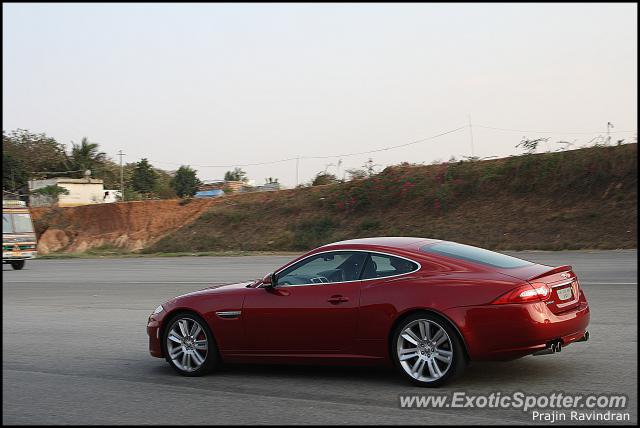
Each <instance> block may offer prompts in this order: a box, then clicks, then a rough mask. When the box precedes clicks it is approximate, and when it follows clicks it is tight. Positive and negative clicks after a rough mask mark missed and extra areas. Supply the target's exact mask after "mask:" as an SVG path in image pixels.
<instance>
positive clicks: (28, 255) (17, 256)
mask: <svg viewBox="0 0 640 428" xmlns="http://www.w3.org/2000/svg"><path fill="white" fill-rule="evenodd" d="M37 255H38V252H37V251H35V250H34V251H28V250H27V251H3V252H2V262H3V263H6V262H10V261H16V260H30V259H35V258H36V256H37Z"/></svg>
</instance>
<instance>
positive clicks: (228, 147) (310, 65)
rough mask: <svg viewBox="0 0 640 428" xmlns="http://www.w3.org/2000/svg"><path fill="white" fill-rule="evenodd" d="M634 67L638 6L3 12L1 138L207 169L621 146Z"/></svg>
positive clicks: (632, 110)
mask: <svg viewBox="0 0 640 428" xmlns="http://www.w3.org/2000/svg"><path fill="white" fill-rule="evenodd" d="M637 73H638V69H637V5H636V4H563V5H557V4H520V5H505V4H483V5H481V4H396V5H392V4H371V5H364V4H351V5H340V4H322V5H312V4H270V5H265V4H225V5H220V4H157V5H154V4H135V5H129V4H85V5H75V4H58V5H47V4H3V79H2V84H3V98H2V103H3V112H2V116H3V129H4V130H6V131H9V130H12V129H15V128H25V129H29V130H31V131H33V132H44V133H46V134H48V135H50V136H52V137H54V138H56V139H57V140H58V141H60V142H62V143H65V144H69V143H70V142H71V141H74V142H78V141H80V140H81V138H82V137H85V136H86V137H88V138H89V139H90V140H91V141H95V142H98V143H100V145H101V147H102V150H103V151H105V152H107V154H109V155H110V156H111V157H112V158H114V159H115V160H117V156H116V153H117V151H118V150H119V149H122V150H124V152H125V153H126V154H127V156H126V157H125V160H126V161H128V162H132V161H137V160H139V159H140V158H142V157H147V158H148V159H149V160H150V161H151V162H152V163H153V164H154V165H156V166H158V167H161V168H164V169H176V168H177V165H179V164H188V165H193V166H194V168H195V169H197V170H198V171H199V176H200V178H202V179H214V178H219V177H222V176H223V175H224V171H225V170H227V169H229V168H215V167H205V165H231V164H246V163H256V162H268V161H275V160H280V159H287V158H294V157H297V156H301V157H305V156H306V157H311V156H329V155H338V154H344V153H353V152H363V151H367V150H374V149H378V148H383V147H388V146H396V145H401V144H405V143H409V142H412V141H415V140H419V139H422V138H426V137H430V136H433V135H436V134H440V133H443V132H446V131H450V130H453V129H456V128H459V127H461V126H465V125H467V124H468V121H469V118H470V120H471V123H472V125H473V128H472V130H473V148H474V151H475V154H476V155H478V156H483V157H484V156H491V155H500V156H504V155H508V154H512V153H519V152H520V151H519V149H516V148H514V146H515V145H516V144H517V143H518V142H519V141H520V140H521V138H522V137H523V136H527V137H530V138H534V137H540V136H545V137H550V141H557V140H567V141H570V142H573V143H574V144H575V145H576V146H579V145H581V144H586V143H587V142H588V141H589V140H591V139H592V138H594V137H597V135H598V133H600V134H602V135H604V134H605V132H606V126H607V125H606V124H607V122H608V121H610V122H612V123H613V124H614V126H615V128H613V129H612V131H616V132H618V133H616V134H612V138H614V139H622V138H625V139H626V141H631V140H633V137H634V134H633V131H635V130H636V129H637V119H636V116H637V89H638V88H637ZM479 125H483V126H488V127H498V128H507V129H516V130H525V131H549V133H547V134H543V133H540V132H526V133H525V132H520V131H513V132H512V131H499V130H494V129H486V128H480V127H479ZM469 131H470V129H469V128H463V129H461V130H459V131H456V132H453V133H451V134H448V135H446V136H443V137H440V138H437V139H434V140H429V141H426V142H424V143H421V144H415V145H412V146H408V147H404V148H398V149H395V150H389V151H382V152H377V153H373V154H371V155H358V156H350V157H342V158H341V160H342V165H341V170H340V175H342V174H343V172H344V170H345V169H346V168H353V167H360V166H361V165H362V164H363V163H364V162H365V161H366V160H367V159H368V158H369V156H370V157H372V158H373V161H374V163H376V164H379V165H381V166H384V165H388V164H395V163H399V162H402V161H409V162H416V163H420V162H425V163H431V162H433V161H434V160H438V159H440V160H447V159H449V157H450V156H456V157H458V158H459V157H461V156H465V155H470V154H471V150H472V144H471V143H472V140H471V138H472V137H471V133H470V132H469ZM625 131H631V132H625ZM570 132H575V133H570ZM578 132H584V134H579V133H578ZM589 133H590V134H589ZM557 147H559V146H558V145H557V144H548V145H547V146H545V147H543V150H547V149H556V148H557ZM338 160H339V159H338V158H333V159H302V160H301V161H300V170H299V181H300V182H303V181H308V180H309V179H311V178H312V177H313V176H314V175H315V174H316V173H317V172H318V171H320V170H324V169H325V168H327V170H328V171H329V172H332V173H335V172H336V168H335V166H330V165H329V166H327V165H328V164H331V163H333V164H336V163H337V162H338ZM244 169H245V170H246V171H248V173H249V176H250V178H252V179H255V180H256V182H257V183H261V182H263V181H264V179H265V177H269V176H271V177H278V178H280V181H281V182H283V183H284V184H286V185H289V186H292V185H295V182H296V168H295V161H287V162H282V163H276V164H271V165H263V166H247V167H244Z"/></svg>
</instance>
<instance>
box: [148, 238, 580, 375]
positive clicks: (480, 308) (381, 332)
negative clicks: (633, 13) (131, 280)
mask: <svg viewBox="0 0 640 428" xmlns="http://www.w3.org/2000/svg"><path fill="white" fill-rule="evenodd" d="M588 324H589V305H588V303H587V300H586V297H585V295H584V292H583V291H582V289H581V287H580V283H579V281H578V278H577V277H576V275H575V273H574V272H573V271H572V268H571V266H559V267H549V266H544V265H540V264H536V263H531V262H528V261H526V260H522V259H518V258H515V257H511V256H507V255H504V254H500V253H496V252H493V251H489V250H484V249H481V248H477V247H472V246H468V245H462V244H457V243H454V242H448V241H440V240H434V239H424V238H366V239H355V240H350V241H342V242H336V243H333V244H328V245H325V246H322V247H319V248H316V249H315V250H312V251H310V252H308V253H307V254H305V255H303V256H301V257H299V258H297V259H295V260H293V261H291V262H290V263H287V264H286V265H284V266H282V267H281V268H279V269H277V270H275V272H273V273H270V274H268V275H266V276H265V277H264V278H263V279H262V280H256V281H252V282H244V283H240V284H230V285H223V286H213V287H210V288H206V289H204V290H201V291H196V292H193V293H189V294H185V295H183V296H180V297H176V298H174V299H172V300H170V301H168V302H166V303H164V304H163V305H161V306H158V308H157V309H156V310H155V311H154V312H153V314H152V315H151V316H150V317H149V322H148V325H147V333H148V335H149V350H150V352H151V355H153V356H154V357H159V358H165V359H166V360H167V361H168V362H169V364H170V365H171V366H172V367H173V368H174V369H175V370H177V371H178V373H180V374H183V375H187V376H197V375H202V374H204V373H206V372H209V371H211V370H212V369H214V368H215V367H216V366H217V365H218V364H219V363H220V362H223V361H224V362H234V363H238V362H260V363H265V362H273V363H314V364H359V365H364V364H388V365H395V366H396V367H397V368H398V370H399V371H400V373H401V374H402V375H403V376H405V377H406V378H407V379H408V380H410V381H411V382H413V383H415V384H417V385H420V386H439V385H441V384H443V383H445V382H446V381H448V380H450V379H451V378H453V377H454V376H455V375H458V374H459V373H460V372H461V371H462V370H463V368H464V367H465V366H466V364H467V363H468V361H470V360H472V361H475V360H506V359H513V358H518V357H522V356H525V355H528V354H534V355H537V354H550V353H554V352H560V350H561V349H562V347H563V346H566V345H569V344H570V343H572V342H580V341H586V340H588V338H589V333H588V332H587V325H588Z"/></svg>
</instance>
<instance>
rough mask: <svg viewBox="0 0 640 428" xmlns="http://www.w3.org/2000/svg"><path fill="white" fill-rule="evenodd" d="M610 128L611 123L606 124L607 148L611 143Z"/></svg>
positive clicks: (611, 126)
mask: <svg viewBox="0 0 640 428" xmlns="http://www.w3.org/2000/svg"><path fill="white" fill-rule="evenodd" d="M611 128H613V123H611V122H607V146H608V145H609V144H610V143H611V133H610V131H611Z"/></svg>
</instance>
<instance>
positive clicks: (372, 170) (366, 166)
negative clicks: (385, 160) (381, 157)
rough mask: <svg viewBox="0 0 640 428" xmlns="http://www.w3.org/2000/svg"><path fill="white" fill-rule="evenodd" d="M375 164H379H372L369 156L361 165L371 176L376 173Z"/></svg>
mask: <svg viewBox="0 0 640 428" xmlns="http://www.w3.org/2000/svg"><path fill="white" fill-rule="evenodd" d="M377 166H380V165H378V164H374V163H373V159H371V158H369V160H368V161H366V162H365V163H364V165H362V167H363V168H364V170H365V171H366V173H367V176H368V177H372V176H374V175H375V174H376V167H377Z"/></svg>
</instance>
